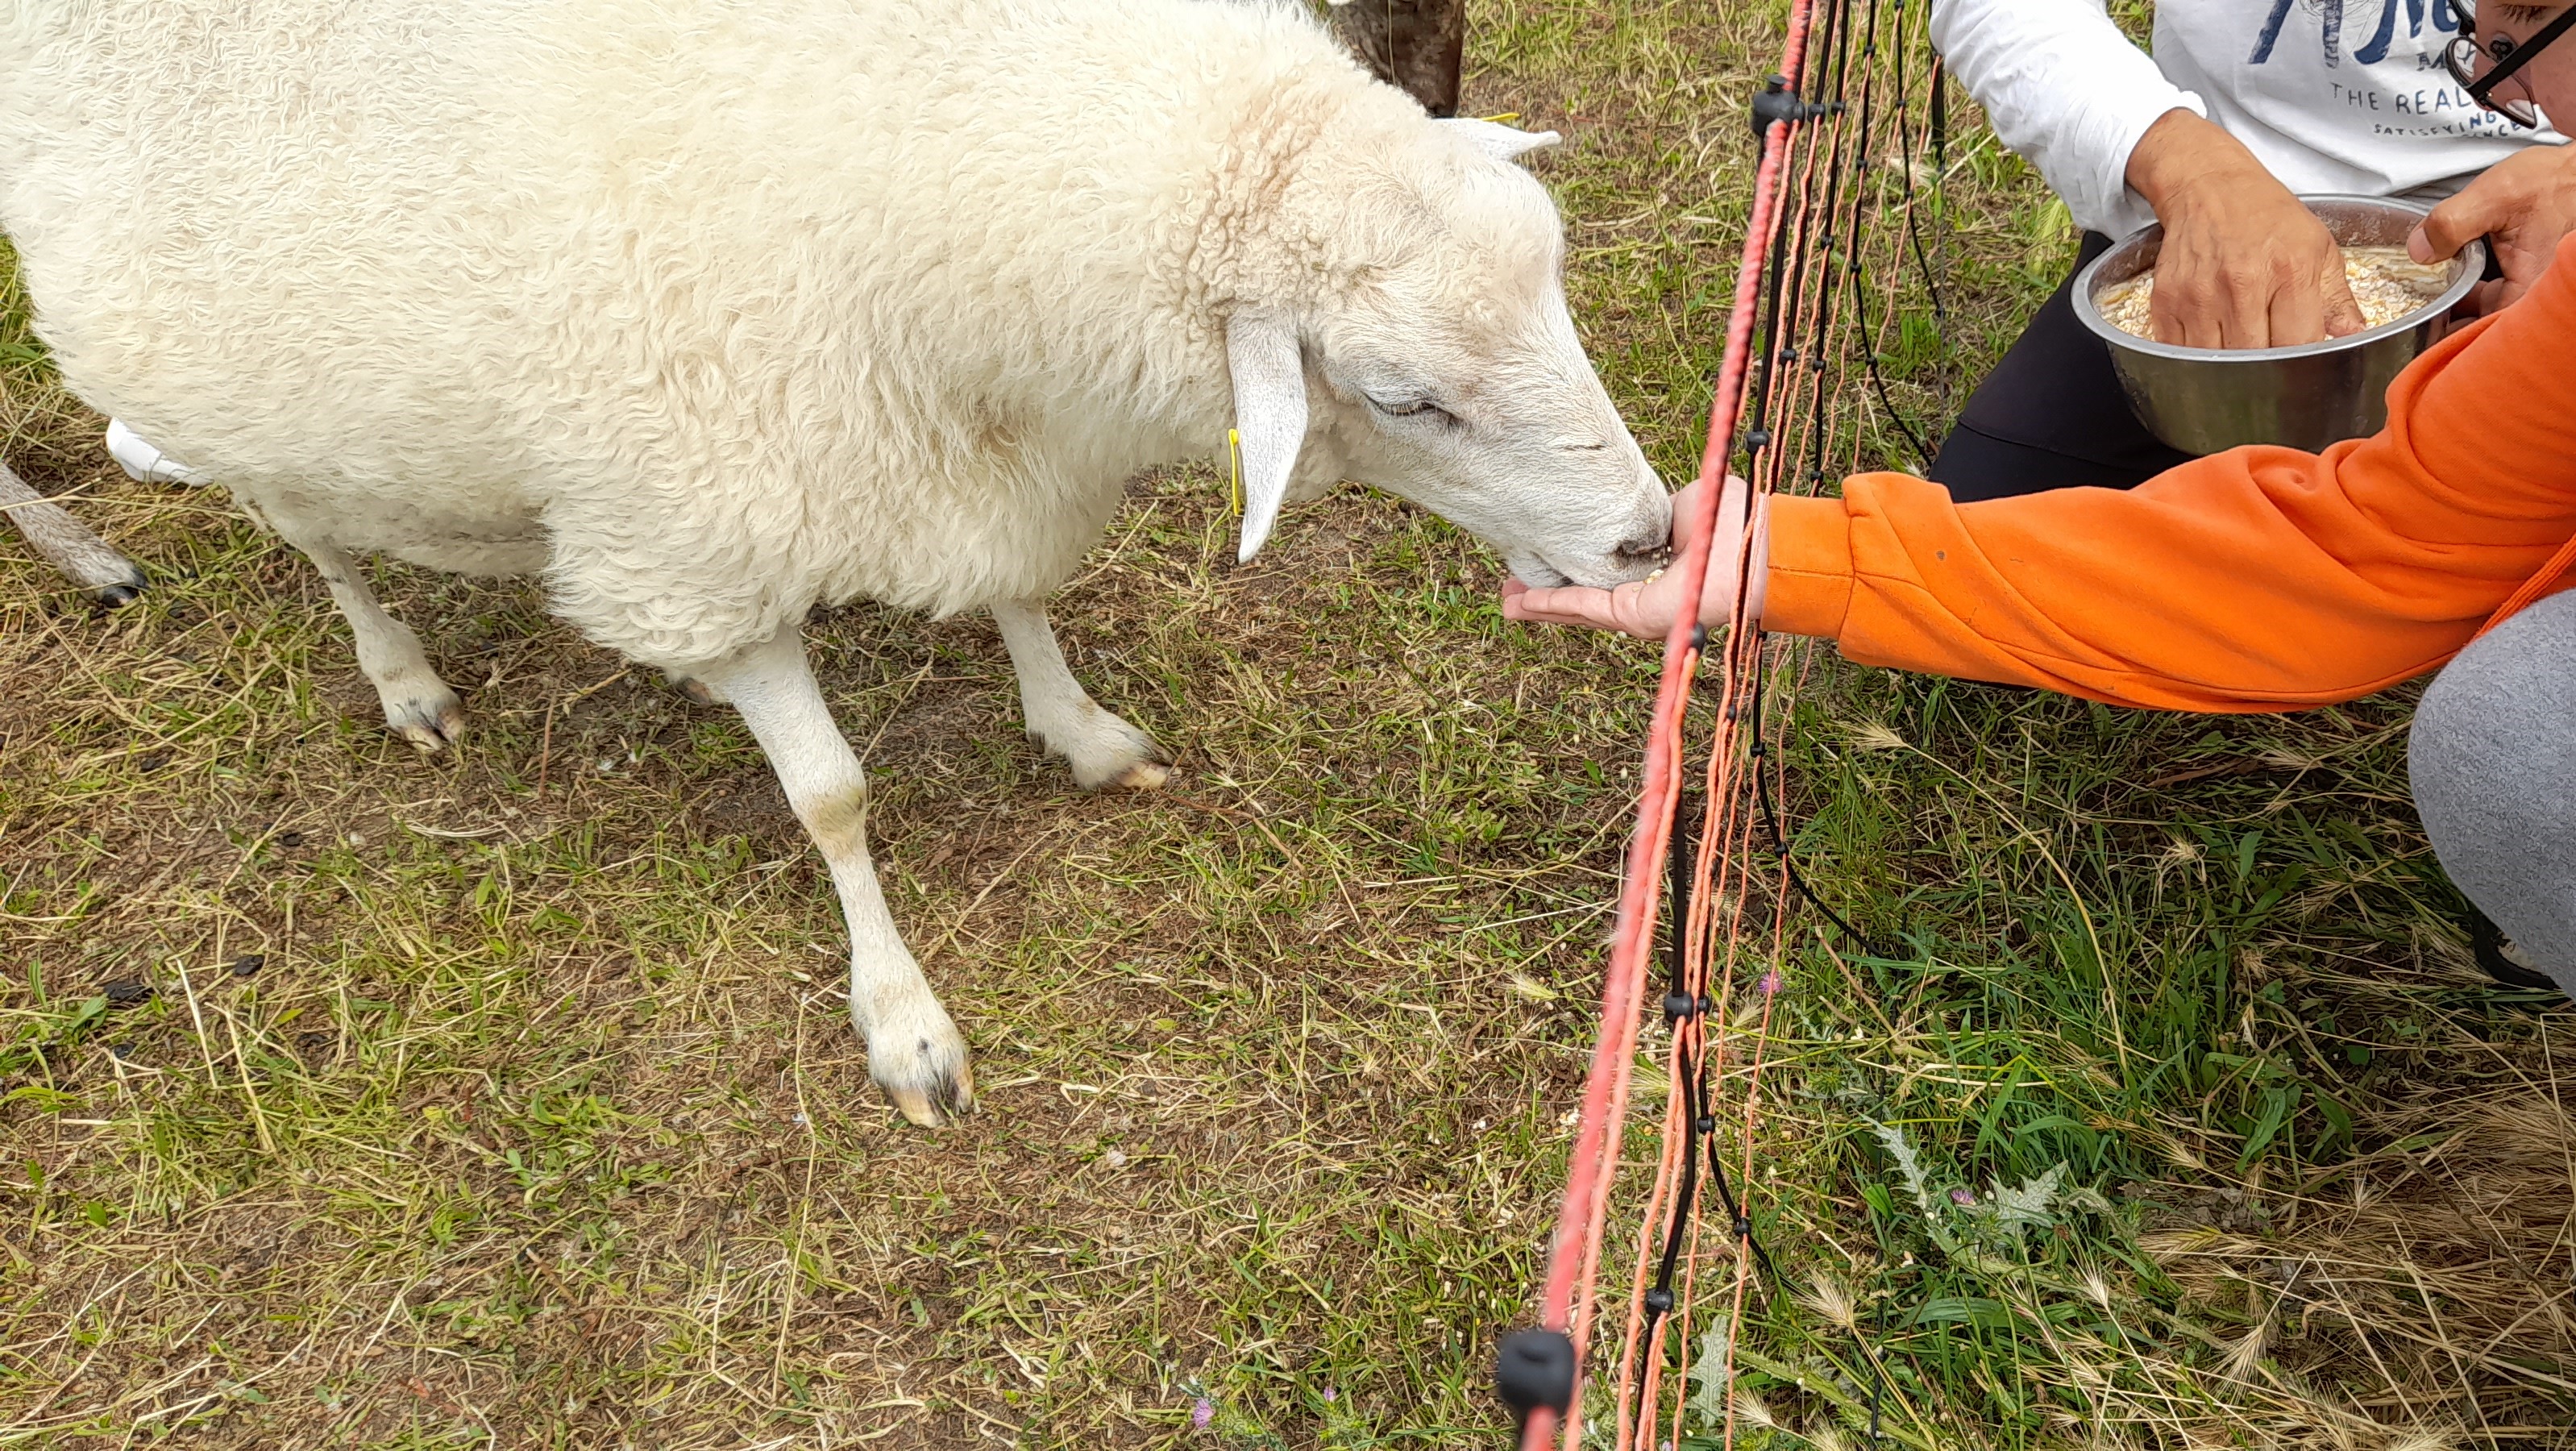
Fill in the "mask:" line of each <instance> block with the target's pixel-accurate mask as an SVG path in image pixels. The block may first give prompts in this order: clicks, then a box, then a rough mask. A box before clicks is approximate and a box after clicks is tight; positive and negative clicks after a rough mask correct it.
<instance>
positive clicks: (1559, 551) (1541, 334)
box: [1227, 112, 1672, 585]
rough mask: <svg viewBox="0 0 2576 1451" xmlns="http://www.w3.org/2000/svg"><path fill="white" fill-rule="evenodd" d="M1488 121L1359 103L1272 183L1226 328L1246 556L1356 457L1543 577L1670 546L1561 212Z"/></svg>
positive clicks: (1665, 516)
mask: <svg viewBox="0 0 2576 1451" xmlns="http://www.w3.org/2000/svg"><path fill="white" fill-rule="evenodd" d="M1554 139H1555V138H1554V137H1553V136H1552V135H1538V136H1533V135H1531V134H1529V133H1526V132H1521V131H1516V130H1513V129H1511V128H1510V127H1506V126H1498V125H1493V124H1490V123H1487V122H1479V121H1453V122H1433V121H1429V120H1426V119H1423V118H1422V117H1421V116H1420V113H1418V112H1415V113H1413V114H1412V115H1410V116H1392V117H1390V116H1374V115H1373V116H1367V117H1356V118H1353V119H1352V120H1351V121H1349V122H1348V123H1347V124H1338V125H1335V126H1332V127H1329V128H1327V129H1326V131H1325V133H1324V135H1323V136H1322V137H1321V138H1320V139H1319V140H1318V141H1317V142H1316V143H1315V144H1313V145H1311V146H1310V147H1309V148H1308V149H1307V150H1306V152H1305V154H1304V155H1303V157H1302V158H1301V159H1300V161H1299V162H1298V164H1297V166H1296V168H1295V172H1294V175H1293V176H1292V178H1291V179H1290V181H1289V183H1288V185H1287V186H1286V187H1285V188H1284V189H1283V191H1282V193H1281V196H1280V202H1279V212H1278V214H1277V215H1276V217H1275V218H1274V222H1275V224H1276V230H1274V231H1273V232H1272V233H1271V234H1270V237H1269V238H1268V239H1267V240H1268V241H1269V242H1270V243H1271V245H1272V246H1274V247H1275V248H1276V249H1277V251H1278V252H1279V253H1281V254H1283V255H1281V256H1279V257H1276V258H1275V259H1271V260H1273V262H1274V265H1273V266H1272V267H1270V268H1266V269H1255V270H1254V271H1253V272H1252V273H1251V274H1250V275H1251V276H1253V277H1255V278H1262V277H1263V273H1265V272H1266V273H1267V274H1268V276H1267V278H1265V279H1263V280H1268V281H1270V282H1271V286H1269V287H1266V288H1263V289H1262V290H1263V291H1270V292H1273V293H1274V295H1273V296H1271V297H1268V298H1255V299H1247V301H1246V303H1245V304H1244V305H1242V306H1240V307H1238V309H1237V310H1236V312H1235V313H1234V315H1233V318H1232V319H1231V321H1230V322H1229V324H1228V329H1227V351H1228V355H1229V359H1230V361H1231V363H1232V365H1233V375H1234V392H1235V412H1236V417H1237V421H1238V426H1239V427H1240V428H1241V430H1242V433H1243V440H1244V443H1243V447H1244V462H1245V472H1246V478H1247V484H1248V488H1247V505H1248V507H1247V510H1246V513H1245V517H1244V524H1243V545H1242V557H1243V558H1245V559H1250V558H1251V557H1252V555H1253V553H1254V551H1256V550H1258V549H1259V548H1260V547H1261V544H1262V541H1263V540H1264V539H1265V538H1266V537H1267V536H1268V534H1269V531H1270V526H1271V524H1272V522H1273V521H1274V520H1275V518H1276V517H1277V512H1278V508H1279V505H1280V504H1281V503H1282V502H1283V501H1284V500H1285V499H1286V498H1287V497H1289V496H1290V495H1291V494H1298V493H1302V492H1304V489H1302V488H1300V487H1299V486H1300V485H1304V486H1306V487H1307V488H1312V487H1317V486H1323V485H1329V484H1330V483H1331V482H1332V481H1333V480H1335V479H1338V478H1351V479H1357V480H1359V481H1360V482H1363V483H1367V484H1373V485H1375V486H1377V487H1379V488H1383V489H1385V490H1387V491H1388V492H1390V493H1393V494H1397V495H1401V496H1402V497H1404V498H1408V499H1411V500H1413V501H1414V502H1416V503H1419V504H1421V505H1423V506H1424V507H1426V508H1429V509H1432V510H1435V511H1437V512H1438V513H1440V514H1441V515H1443V516H1445V517H1447V518H1448V519H1450V520H1452V521H1453V522H1455V523H1457V524H1459V525H1461V526H1462V527H1464V528H1466V529H1468V530H1471V531H1472V532H1474V533H1475V534H1477V535H1478V536H1480V537H1482V538H1483V539H1484V540H1485V541H1486V542H1488V543H1489V544H1491V545H1493V546H1494V548H1495V549H1497V550H1499V551H1500V552H1501V553H1502V554H1503V556H1504V558H1505V559H1506V560H1507V561H1508V562H1509V563H1510V565H1511V568H1512V571H1513V572H1514V573H1515V574H1518V575H1519V576H1520V577H1521V578H1523V579H1526V580H1528V581H1530V582H1532V583H1534V584H1556V583H1563V582H1566V581H1569V580H1571V581H1575V582H1578V583H1583V584H1593V585H1609V584H1615V583H1618V582H1620V581H1623V580H1630V579H1636V578H1639V577H1642V576H1643V575H1645V574H1647V573H1648V572H1649V571H1651V570H1653V569H1655V568H1656V567H1657V566H1658V565H1660V564H1661V563H1662V562H1663V557H1664V547H1665V542H1666V538H1667V536H1668V535H1669V533H1670V528H1671V515H1672V509H1671V504H1670V502H1669V500H1668V498H1667V496H1666V494H1665V491H1664V488H1663V485H1662V484H1661V483H1660V482H1659V481H1658V480H1657V479H1656V477H1655V475H1654V471H1653V470H1652V469H1651V468H1650V467H1648V465H1647V463H1646V459H1645V455H1644V454H1643V453H1642V452H1640V451H1639V449H1638V447H1637V444H1636V440H1634V439H1633V438H1631V437H1630V436H1629V434H1628V430H1627V427H1626V426H1625V425H1624V424H1623V423H1621V422H1620V419H1619V414H1618V411H1617V410H1616V409H1614V408H1613V407H1612V406H1611V404H1610V396H1609V394H1608V393H1607V392H1606V391H1604V390H1603V388H1602V386H1601V380H1600V379H1599V378H1598V377H1597V376H1595V375H1594V373H1593V371H1592V365H1591V363H1590V361H1589V360H1588V359H1586V358H1585V356H1584V353H1583V345H1582V343H1581V341H1580V340H1579V339H1578V338H1577V337H1576V335H1575V331H1574V321H1573V319H1572V318H1571V317H1570V316H1569V315H1568V314H1567V312H1566V306H1565V293H1564V289H1563V286H1562V284H1561V279H1560V269H1561V268H1562V266H1563V259H1564V246H1563V239H1562V224H1561V222H1560V221H1559V219H1558V217H1557V212H1556V208H1555V205H1554V204H1553V203H1552V202H1551V201H1550V200H1549V199H1548V195H1547V193H1546V191H1545V190H1544V189H1543V188H1542V187H1540V186H1539V184H1538V182H1537V181H1536V180H1535V179H1534V178H1532V177H1531V176H1530V175H1529V174H1528V173H1527V172H1525V171H1523V170H1522V169H1521V168H1520V167H1519V166H1518V165H1515V164H1514V163H1513V162H1512V160H1511V158H1512V157H1513V156H1515V155H1517V154H1518V153H1519V152H1521V151H1523V150H1527V149H1529V148H1531V147H1534V146H1541V145H1546V144H1548V143H1550V142H1552V141H1553V140H1554Z"/></svg>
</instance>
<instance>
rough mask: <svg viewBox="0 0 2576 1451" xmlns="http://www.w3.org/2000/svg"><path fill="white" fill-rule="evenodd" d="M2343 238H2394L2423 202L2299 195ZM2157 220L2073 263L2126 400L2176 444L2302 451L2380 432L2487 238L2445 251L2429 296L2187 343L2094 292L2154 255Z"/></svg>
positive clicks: (2477, 270)
mask: <svg viewBox="0 0 2576 1451" xmlns="http://www.w3.org/2000/svg"><path fill="white" fill-rule="evenodd" d="M2299 200H2300V201H2302V202H2305V203H2306V204H2307V207H2308V210H2309V211H2312V212H2314V213H2316V214H2317V218H2318V220H2320V221H2322V222H2324V223H2325V224H2326V230H2328V231H2330V232H2332V233H2334V239H2335V241H2337V242H2338V243H2341V244H2343V245H2345V246H2348V247H2370V246H2389V245H2396V246H2403V245H2405V242H2406V234H2407V232H2408V231H2410V230H2412V229H2413V228H2414V226H2415V223H2416V222H2418V221H2420V220H2422V218H2423V216H2424V213H2425V210H2426V209H2425V208H2422V207H2417V206H2412V205H2409V204H2407V203H2405V202H2401V201H2389V200H2386V199H2384V198H2379V197H2358V196H2303V197H2301V198H2299ZM2164 237H2165V230H2164V228H2163V227H2162V226H2160V225H2159V226H2150V227H2148V228H2146V229H2145V230H2144V231H2141V232H2138V233H2136V234H2134V235H2132V236H2131V237H2129V238H2128V240H2126V241H2124V242H2121V243H2120V244H2119V245H2118V246H2116V247H2113V248H2112V249H2111V250H2109V251H2107V252H2105V253H2103V254H2102V255H2101V256H2099V257H2096V258H2094V259H2093V261H2092V262H2091V264H2089V265H2088V266H2086V267H2085V269H2084V270H2083V271H2081V272H2079V273H2077V274H2075V315H2076V316H2077V317H2079V318H2082V319H2083V320H2084V325H2085V326H2086V327H2088V328H2091V329H2092V330H2093V332H2094V335H2095V336H2097V337H2099V338H2101V339H2102V341H2104V342H2105V343H2108V344H2110V347H2111V365H2112V367H2113V368H2114V369H2116V370H2117V371H2118V373H2119V375H2120V387H2121V389H2122V390H2123V391H2125V392H2126V393H2127V394H2128V395H2129V407H2130V408H2131V409H2132V410H2134V411H2135V412H2136V413H2137V415H2138V421H2139V422H2141V423H2143V424H2145V425H2146V426H2147V431H2148V432H2150V433H2153V434H2154V435H2155V436H2156V437H2158V438H2161V439H2163V440H2164V441H2165V442H2166V443H2169V444H2171V445H2173V446H2174V447H2175V448H2178V449H2181V450H2183V451H2184V452H2185V453H2216V452H2218V451H2219V450H2221V449H2228V448H2234V447H2236V446H2238V445H2239V444H2247V443H2277V444H2286V445H2287V446H2289V447H2291V448H2303V449H2307V450H2309V451H2311V452H2314V451H2316V450H2318V449H2322V448H2324V447H2325V446H2326V445H2328V444H2331V443H2337V442H2340V441H2342V440H2344V439H2347V438H2362V437H2365V436H2367V435H2369V434H2373V433H2377V432H2378V431H2379V426H2380V425H2381V424H2383V423H2385V422H2387V421H2388V396H2387V395H2388V385H2389V383H2390V382H2391V381H2393V380H2394V379H2395V378H2396V377H2397V374H2398V372H2399V371H2400V370H2402V369H2403V368H2405V366H2406V365H2407V364H2408V363H2411V362H2413V361H2415V358H2416V355H2417V354H2419V353H2421V352H2423V351H2424V350H2425V349H2426V348H2429V347H2431V346H2432V345H2433V344H2434V343H2436V342H2438V341H2439V340H2440V339H2441V337H2442V334H2444V333H2445V332H2448V331H2449V330H2450V326H2451V310H2452V309H2453V308H2454V307H2456V306H2457V305H2458V304H2459V301H2460V299H2461V298H2463V297H2466V296H2467V295H2468V292H2469V289H2470V288H2472V287H2474V286H2476V285H2477V282H2478V278H2479V276H2480V275H2481V274H2482V273H2484V272H2485V270H2486V257H2487V250H2486V244H2485V243H2484V242H2471V243H2470V244H2469V245H2468V246H2466V247H2464V248H2462V249H2461V251H2460V255H2459V256H2457V257H2455V258H2453V259H2452V260H2451V283H2450V285H2449V286H2448V287H2446V288H2444V289H2443V290H2442V293H2441V295H2440V296H2438V297H2436V298H2434V299H2433V300H2432V301H2431V302H2428V303H2426V304H2425V305H2424V306H2422V307H2420V308H2418V309H2416V310H2415V311H2413V312H2411V313H2408V314H2407V315H2406V316H2404V317H2401V318H2398V319H2397V320H2396V321H2394V322H2387V323H2382V324H2381V325H2379V326H2378V327H2375V328H2371V329H2368V330H2367V331H2363V332H2357V333H2354V334H2352V335H2350V336H2348V337H2340V338H2328V339H2327V340H2325V341H2324V342H2321V343H2305V344H2302V345H2300V346H2298V347H2295V348H2246V349H2243V350H2240V351H2235V352H2228V351H2222V350H2220V349H2216V348H2186V347H2179V346H2176V345H2175V344H2172V343H2160V342H2156V341H2155V340H2153V339H2151V338H2142V337H2135V336H2132V335H2131V334H2129V333H2126V332H2123V331H2121V330H2120V329H2119V328H2117V327H2114V326H2112V324H2111V322H2110V320H2109V319H2107V318H2105V317H2103V316H2102V310H2101V308H2100V307H2098V306H2097V305H2096V304H2095V301H2094V299H2096V298H2098V297H2099V296H2101V294H2102V292H2103V291H2104V290H2105V289H2107V288H2109V287H2112V286H2114V285H2116V284H2118V283H2122V282H2126V281H2128V280H2129V279H2130V278H2132V277H2135V276H2137V275H2138V274H2139V273H2141V272H2144V271H2146V270H2147V269H2148V268H2150V267H2153V266H2154V265H2156V252H2157V250H2158V249H2159V248H2160V247H2162V246H2163V245H2164Z"/></svg>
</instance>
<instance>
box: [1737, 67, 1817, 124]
mask: <svg viewBox="0 0 2576 1451" xmlns="http://www.w3.org/2000/svg"><path fill="white" fill-rule="evenodd" d="M1828 110H1829V108H1828V107H1825V106H1820V105H1813V104H1810V103H1808V102H1806V101H1801V100H1799V99H1798V93H1797V92H1796V91H1793V90H1790V89H1789V78H1788V77H1787V76H1773V77H1772V78H1771V79H1769V80H1767V81H1764V82H1763V83H1762V94H1760V95H1758V96H1755V97H1754V98H1753V134H1754V135H1756V136H1767V135H1769V134H1770V132H1771V123H1772V122H1774V121H1786V122H1788V123H1789V124H1790V125H1792V126H1795V125H1797V124H1798V123H1799V122H1801V121H1812V120H1814V119H1816V118H1817V117H1818V116H1822V115H1825V114H1827V113H1828Z"/></svg>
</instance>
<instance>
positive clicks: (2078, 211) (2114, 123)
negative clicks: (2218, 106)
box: [1931, 0, 2209, 237]
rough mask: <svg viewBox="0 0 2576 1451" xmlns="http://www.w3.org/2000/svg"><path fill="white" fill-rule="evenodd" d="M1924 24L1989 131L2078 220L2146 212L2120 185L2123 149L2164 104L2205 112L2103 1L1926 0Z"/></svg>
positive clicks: (2121, 230)
mask: <svg viewBox="0 0 2576 1451" xmlns="http://www.w3.org/2000/svg"><path fill="white" fill-rule="evenodd" d="M1931 30H1932V48H1933V49H1934V50H1936V51H1938V52H1939V53H1940V55H1941V59H1942V62H1943V64H1945V65H1946V66H1948V68H1949V70H1950V73H1951V74H1952V75H1954V76H1957V77H1958V78H1959V84H1960V85H1962V86H1964V87H1965V88H1966V89H1967V92H1968V94H1969V96H1970V97H1972V98H1974V99H1975V101H1976V102H1977V104H1978V105H1980V106H1983V107H1984V108H1985V111H1986V122H1987V124H1988V125H1990V126H1992V127H1993V128H1994V132H1995V136H1996V139H1998V140H2000V141H2002V142H2003V144H2004V145H2005V146H2007V147H2009V148H2011V149H2012V151H2013V153H2014V154H2015V155H2018V156H2020V157H2021V158H2022V159H2024V160H2026V161H2028V162H2029V163H2030V164H2031V165H2032V166H2034V167H2036V168H2038V169H2039V174H2040V175H2041V176H2042V177H2043V178H2045V179H2046V180H2047V182H2048V185H2049V187H2050V189H2052V190H2054V191H2055V192H2056V193H2057V195H2058V197H2059V198H2060V199H2062V200H2063V201H2064V202H2065V203H2066V209H2067V211H2068V212H2069V213H2071V214H2072V215H2073V216H2074V218H2075V224H2076V225H2077V226H2079V227H2082V228H2084V229H2085V230H2086V231H2092V232H2102V233H2105V234H2108V235H2110V236H2112V237H2123V236H2126V235H2128V234H2129V233H2130V232H2133V231H2136V230H2137V229H2138V228H2139V227H2142V226H2145V225H2146V224H2147V223H2148V222H2150V221H2152V220H2154V217H2153V216H2152V214H2151V213H2150V212H2149V210H2148V206H2147V203H2145V202H2144V201H2143V200H2141V199H2140V198H2139V197H2137V196H2135V195H2133V194H2131V192H2130V191H2129V182H2128V165H2129V153H2130V152H2131V151H2133V150H2135V149H2136V147H2137V144H2138V138H2139V137H2141V136H2144V135H2146V134H2147V128H2148V127H2150V126H2153V125H2154V124H2155V123H2156V121H2157V119H2158V118H2159V117H2162V116H2163V115H2164V114H2165V113H2166V112H2168V111H2177V110H2179V111H2183V112H2187V113H2188V114H2190V115H2193V116H2207V115H2208V114H2209V111H2208V108H2207V107H2206V106H2204V105H2203V104H2202V103H2201V99H2200V98H2199V97H2198V96H2195V95H2193V94H2192V93H2191V92H2189V91H2186V90H2184V89H2182V88H2181V87H2179V86H2177V85H2175V84H2174V83H2173V82H2171V81H2169V80H2166V79H2165V76H2164V72H2162V71H2160V70H2158V69H2156V63H2155V62H2154V61H2153V60H2151V59H2149V58H2148V56H2147V53H2146V52H2145V51H2142V50H2140V49H2138V48H2137V47H2136V46H2135V45H2132V44H2130V42H2129V38H2128V37H2127V36H2125V35H2123V34H2121V33H2120V27H2119V26H2118V25H2116V24H2114V23H2113V22H2112V20H2111V17H2110V15H2109V13H2108V12H2107V11H2105V10H2104V8H2103V5H2102V0H1933V5H1932V20H1931Z"/></svg>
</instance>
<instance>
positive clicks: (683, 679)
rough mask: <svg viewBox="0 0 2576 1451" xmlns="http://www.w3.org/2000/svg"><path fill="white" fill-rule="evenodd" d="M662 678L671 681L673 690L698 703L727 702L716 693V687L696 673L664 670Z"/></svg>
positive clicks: (715, 703) (714, 703)
mask: <svg viewBox="0 0 2576 1451" xmlns="http://www.w3.org/2000/svg"><path fill="white" fill-rule="evenodd" d="M662 678H663V679H664V680H667V681H669V682H670V685H671V688H672V689H673V690H676V691H678V692H680V693H681V694H682V695H685V696H687V697H688V698H689V699H690V700H691V701H692V702H694V703H696V704H698V705H722V704H724V703H725V698H724V697H723V696H722V695H719V694H717V693H716V688H715V687H714V686H712V685H709V684H707V683H706V682H705V681H703V680H700V679H699V678H698V677H696V676H694V675H682V674H679V673H677V672H676V671H664V672H663V674H662Z"/></svg>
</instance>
